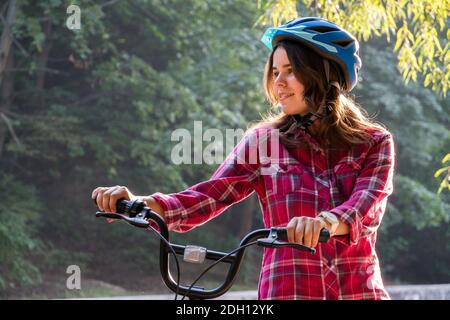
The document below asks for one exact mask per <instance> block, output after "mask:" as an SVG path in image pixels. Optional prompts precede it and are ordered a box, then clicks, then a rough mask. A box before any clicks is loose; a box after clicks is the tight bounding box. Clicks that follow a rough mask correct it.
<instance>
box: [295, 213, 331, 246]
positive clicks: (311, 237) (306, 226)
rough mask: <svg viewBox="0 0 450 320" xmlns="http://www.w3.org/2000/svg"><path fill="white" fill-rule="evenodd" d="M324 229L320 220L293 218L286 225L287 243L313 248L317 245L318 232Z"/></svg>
mask: <svg viewBox="0 0 450 320" xmlns="http://www.w3.org/2000/svg"><path fill="white" fill-rule="evenodd" d="M323 227H324V223H323V221H322V220H321V219H316V218H311V217H295V218H292V219H291V221H289V223H288V225H287V227H286V228H287V234H288V241H289V242H294V243H298V244H302V245H304V246H307V247H310V248H314V247H316V246H317V244H318V243H319V237H320V231H321V230H322V228H323Z"/></svg>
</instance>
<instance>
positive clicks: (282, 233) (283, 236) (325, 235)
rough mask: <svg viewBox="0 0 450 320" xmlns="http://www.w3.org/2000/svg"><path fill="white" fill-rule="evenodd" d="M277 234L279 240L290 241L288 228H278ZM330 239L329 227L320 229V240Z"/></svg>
mask: <svg viewBox="0 0 450 320" xmlns="http://www.w3.org/2000/svg"><path fill="white" fill-rule="evenodd" d="M277 234H278V239H279V240H282V241H288V236H287V228H285V227H282V228H277ZM328 240H330V232H329V231H328V230H327V229H325V228H323V229H322V230H320V235H319V242H328Z"/></svg>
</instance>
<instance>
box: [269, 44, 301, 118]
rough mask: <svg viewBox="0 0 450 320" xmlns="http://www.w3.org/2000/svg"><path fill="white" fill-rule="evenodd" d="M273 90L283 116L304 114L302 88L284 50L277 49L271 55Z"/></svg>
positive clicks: (281, 48)
mask: <svg viewBox="0 0 450 320" xmlns="http://www.w3.org/2000/svg"><path fill="white" fill-rule="evenodd" d="M272 74H273V89H274V92H275V96H276V97H277V98H278V100H279V101H280V104H281V108H282V110H283V112H284V113H285V114H302V115H304V114H306V113H307V111H308V107H307V105H306V102H305V101H304V99H303V91H304V87H303V85H302V84H301V83H300V81H298V80H297V78H296V77H295V75H294V73H293V71H292V68H291V65H290V62H289V59H288V56H287V53H286V50H285V49H284V48H283V47H278V48H277V49H276V50H275V52H274V54H273V64H272Z"/></svg>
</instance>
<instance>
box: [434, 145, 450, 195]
mask: <svg viewBox="0 0 450 320" xmlns="http://www.w3.org/2000/svg"><path fill="white" fill-rule="evenodd" d="M448 161H450V153H447V155H446V156H445V157H444V158H443V159H442V163H446V162H448ZM444 172H447V175H444V179H442V182H441V184H440V186H439V190H438V194H439V193H441V192H442V190H443V189H444V188H448V190H450V166H446V167H443V168H441V169H439V170H437V171H436V172H435V173H434V177H435V178H437V177H439V176H440V175H441V174H442V173H444Z"/></svg>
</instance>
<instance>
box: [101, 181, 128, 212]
mask: <svg viewBox="0 0 450 320" xmlns="http://www.w3.org/2000/svg"><path fill="white" fill-rule="evenodd" d="M121 198H123V199H125V200H134V199H136V198H137V197H136V196H135V195H134V194H132V193H131V192H130V190H128V188H127V187H123V186H114V187H98V188H95V189H94V191H92V199H95V200H96V202H97V206H98V208H99V209H100V210H101V211H105V212H117V208H116V203H117V200H119V199H121Z"/></svg>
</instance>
